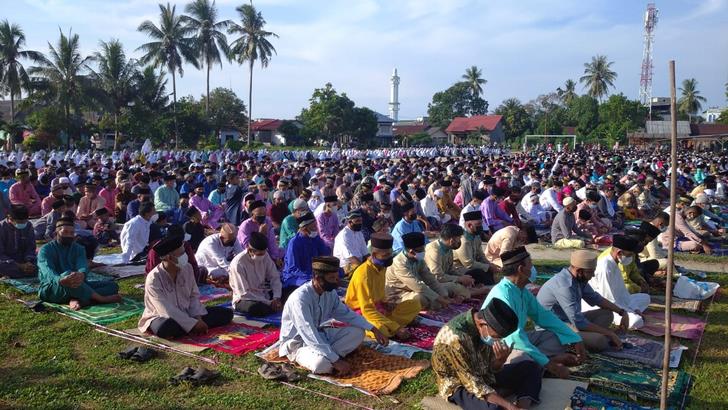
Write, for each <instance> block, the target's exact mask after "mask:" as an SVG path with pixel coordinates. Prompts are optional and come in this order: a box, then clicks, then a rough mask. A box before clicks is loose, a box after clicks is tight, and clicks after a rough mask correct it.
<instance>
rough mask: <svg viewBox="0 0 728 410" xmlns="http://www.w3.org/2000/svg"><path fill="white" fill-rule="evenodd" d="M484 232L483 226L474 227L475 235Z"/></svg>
mask: <svg viewBox="0 0 728 410" xmlns="http://www.w3.org/2000/svg"><path fill="white" fill-rule="evenodd" d="M482 233H483V227H482V226H477V227H475V228H473V232H472V234H473V236H479V235H480V234H482Z"/></svg>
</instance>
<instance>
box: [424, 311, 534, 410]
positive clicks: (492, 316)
mask: <svg viewBox="0 0 728 410" xmlns="http://www.w3.org/2000/svg"><path fill="white" fill-rule="evenodd" d="M517 329H518V316H516V314H515V312H513V309H511V308H510V307H509V306H508V305H507V304H506V303H505V302H503V301H502V300H500V299H493V300H492V301H490V302H489V303H488V304H487V305H486V306H485V307H484V308H483V310H480V311H477V310H470V311H467V312H464V313H462V314H460V315H458V316H456V317H455V318H453V319H452V320H451V321H449V322H448V323H447V324H446V325H445V326H444V327H443V328H442V329H440V332H438V334H437V337H436V338H435V345H434V346H433V349H432V370H433V371H434V372H435V377H436V379H437V388H438V392H439V394H440V396H441V397H442V398H444V399H445V400H448V401H449V402H451V403H455V404H457V405H458V406H460V407H461V408H463V409H483V410H495V409H509V410H513V409H527V408H529V407H530V406H531V405H532V404H534V403H535V404H538V403H539V393H540V392H541V376H542V374H543V368H542V367H541V366H540V365H538V364H537V363H536V362H533V361H521V362H518V363H506V361H507V359H508V357H509V355H510V353H511V351H512V349H513V345H512V344H508V343H507V342H506V341H505V340H504V338H506V337H507V336H510V335H512V334H513V332H514V331H516V330H517ZM504 393H505V394H514V395H515V402H509V401H508V400H507V399H506V398H505V397H504Z"/></svg>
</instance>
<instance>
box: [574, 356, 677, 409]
mask: <svg viewBox="0 0 728 410" xmlns="http://www.w3.org/2000/svg"><path fill="white" fill-rule="evenodd" d="M571 375H572V378H574V379H577V380H584V381H588V382H589V383H590V385H593V386H598V387H600V388H603V389H605V390H609V391H614V392H618V393H621V394H627V395H628V396H629V397H630V398H641V399H645V400H650V401H660V384H661V382H662V369H656V368H653V367H650V366H649V365H646V364H642V363H637V362H635V361H633V360H630V359H618V358H615V357H608V356H604V355H601V354H590V355H589V359H588V361H587V363H585V364H583V365H581V366H578V367H576V368H574V369H572V374H571ZM688 385H689V376H688V375H687V373H685V372H684V371H682V370H675V371H671V372H670V376H669V381H668V394H669V398H668V400H669V401H670V402H671V403H676V402H678V401H680V399H681V398H682V396H683V394H684V393H685V392H686V391H687V389H688V387H689V386H688Z"/></svg>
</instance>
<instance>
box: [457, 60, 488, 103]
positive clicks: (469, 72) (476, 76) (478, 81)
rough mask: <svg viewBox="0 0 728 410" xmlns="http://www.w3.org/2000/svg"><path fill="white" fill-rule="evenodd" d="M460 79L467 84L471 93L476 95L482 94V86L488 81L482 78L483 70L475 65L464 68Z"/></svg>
mask: <svg viewBox="0 0 728 410" xmlns="http://www.w3.org/2000/svg"><path fill="white" fill-rule="evenodd" d="M462 79H463V80H464V81H463V82H464V83H466V84H468V86H469V87H470V91H471V92H472V93H473V95H476V96H480V95H481V94H483V86H484V85H485V83H487V82H488V81H487V80H485V79H484V78H483V72H482V71H481V70H480V69H479V68H478V67H477V66H471V67H470V68H467V69H465V74H463V76H462Z"/></svg>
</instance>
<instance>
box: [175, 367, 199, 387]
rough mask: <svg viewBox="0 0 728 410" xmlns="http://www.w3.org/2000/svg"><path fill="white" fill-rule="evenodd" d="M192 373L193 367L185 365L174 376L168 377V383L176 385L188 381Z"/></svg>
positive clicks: (193, 372) (193, 371)
mask: <svg viewBox="0 0 728 410" xmlns="http://www.w3.org/2000/svg"><path fill="white" fill-rule="evenodd" d="M194 374H195V369H193V368H191V367H185V368H184V369H182V371H181V372H179V373H178V374H177V375H176V376H174V377H171V378H170V379H169V383H170V384H172V385H175V386H176V385H178V384H180V383H182V382H184V381H190V377H192V376H193V375H194Z"/></svg>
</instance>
